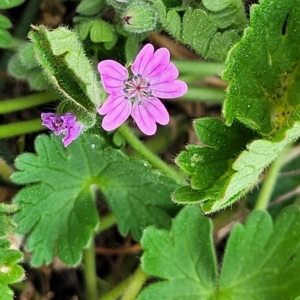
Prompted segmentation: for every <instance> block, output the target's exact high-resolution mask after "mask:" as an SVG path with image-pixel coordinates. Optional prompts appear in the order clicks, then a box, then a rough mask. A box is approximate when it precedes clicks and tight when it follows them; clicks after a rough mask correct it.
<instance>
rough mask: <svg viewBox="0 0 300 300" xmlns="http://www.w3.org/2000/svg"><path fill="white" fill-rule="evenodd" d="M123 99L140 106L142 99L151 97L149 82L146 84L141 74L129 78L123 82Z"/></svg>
mask: <svg viewBox="0 0 300 300" xmlns="http://www.w3.org/2000/svg"><path fill="white" fill-rule="evenodd" d="M123 92H124V93H125V99H126V100H130V101H131V102H137V103H138V104H140V103H141V102H142V100H143V99H144V98H149V97H152V96H153V95H152V91H151V89H150V82H148V81H147V80H146V79H145V78H143V76H142V75H141V74H138V75H132V76H129V77H128V79H127V80H124V89H123Z"/></svg>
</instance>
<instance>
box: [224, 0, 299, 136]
mask: <svg viewBox="0 0 300 300" xmlns="http://www.w3.org/2000/svg"><path fill="white" fill-rule="evenodd" d="M299 18H300V0H278V1H275V2H274V1H261V3H260V4H259V5H253V6H252V7H251V11H250V27H249V28H248V29H247V30H246V31H245V35H244V37H243V39H242V40H241V41H240V42H239V43H238V44H237V45H236V46H235V47H234V48H233V49H232V51H231V53H230V56H229V58H228V60H227V63H226V70H225V72H224V76H223V78H224V79H225V80H226V81H229V86H228V91H227V96H226V99H225V103H224V116H225V118H226V121H227V123H228V124H231V123H232V122H233V121H234V120H236V119H237V120H239V121H240V122H242V123H244V124H245V125H246V126H249V127H250V128H252V129H253V130H256V131H258V132H259V133H260V134H262V135H264V136H266V137H267V138H269V137H270V136H273V135H275V134H276V133H277V132H279V131H280V130H281V129H284V128H288V127H290V126H292V124H293V123H294V122H295V121H296V120H299V108H300V68H299V63H300V44H299V42H298V41H299V39H300V23H299V22H296V21H295V20H298V19H299Z"/></svg>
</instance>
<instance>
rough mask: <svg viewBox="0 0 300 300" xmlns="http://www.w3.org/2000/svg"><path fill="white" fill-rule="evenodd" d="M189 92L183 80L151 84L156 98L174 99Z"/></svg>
mask: <svg viewBox="0 0 300 300" xmlns="http://www.w3.org/2000/svg"><path fill="white" fill-rule="evenodd" d="M187 90H188V86H187V84H186V83H185V82H184V81H182V80H172V81H169V82H161V83H157V84H151V91H152V94H153V95H154V96H155V97H159V98H165V99H172V98H177V97H181V96H183V95H184V94H185V93H186V92H187Z"/></svg>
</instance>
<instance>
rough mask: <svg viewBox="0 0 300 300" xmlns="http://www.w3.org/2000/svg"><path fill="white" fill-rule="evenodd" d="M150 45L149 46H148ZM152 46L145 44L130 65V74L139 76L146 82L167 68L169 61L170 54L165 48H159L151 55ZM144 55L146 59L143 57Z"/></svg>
mask: <svg viewBox="0 0 300 300" xmlns="http://www.w3.org/2000/svg"><path fill="white" fill-rule="evenodd" d="M148 45H150V46H148ZM153 50H154V48H153V46H152V45H151V44H147V45H146V46H144V48H143V49H142V50H141V51H140V53H139V54H141V55H139V54H138V56H137V57H136V59H135V61H134V63H133V64H132V67H131V69H132V72H133V73H134V74H136V75H137V74H141V75H142V76H143V77H144V78H147V80H150V79H151V78H156V77H157V76H160V75H161V74H162V73H163V72H164V71H165V69H166V68H167V66H168V63H169V61H170V52H169V50H168V49H167V48H160V49H158V50H156V51H155V52H154V53H153ZM145 55H146V57H145Z"/></svg>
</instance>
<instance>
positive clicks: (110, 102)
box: [98, 95, 125, 115]
mask: <svg viewBox="0 0 300 300" xmlns="http://www.w3.org/2000/svg"><path fill="white" fill-rule="evenodd" d="M123 101H125V99H124V96H121V95H119V96H113V95H111V96H109V97H108V98H107V100H106V101H105V102H104V104H103V105H102V106H101V107H100V108H99V109H98V113H99V114H100V115H106V114H108V113H109V112H110V111H112V110H114V109H115V108H116V107H117V106H119V105H120V104H121V103H122V102H123Z"/></svg>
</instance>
